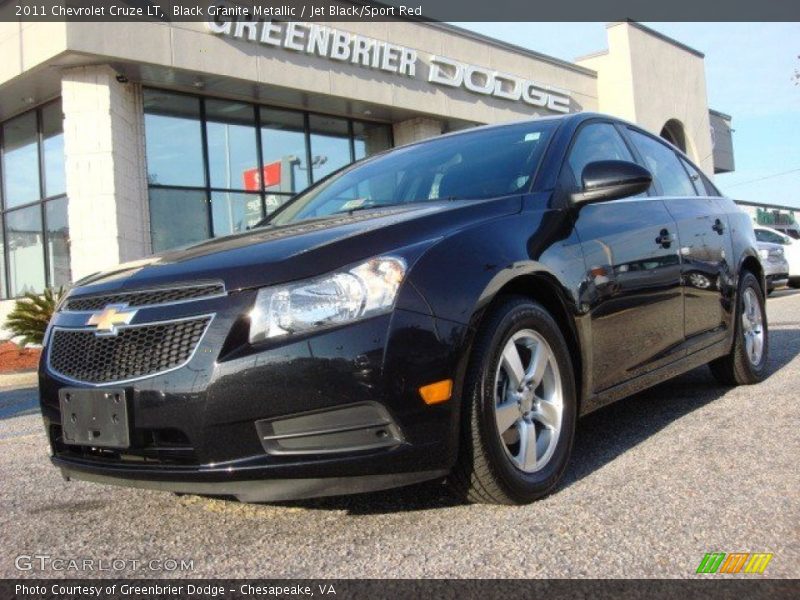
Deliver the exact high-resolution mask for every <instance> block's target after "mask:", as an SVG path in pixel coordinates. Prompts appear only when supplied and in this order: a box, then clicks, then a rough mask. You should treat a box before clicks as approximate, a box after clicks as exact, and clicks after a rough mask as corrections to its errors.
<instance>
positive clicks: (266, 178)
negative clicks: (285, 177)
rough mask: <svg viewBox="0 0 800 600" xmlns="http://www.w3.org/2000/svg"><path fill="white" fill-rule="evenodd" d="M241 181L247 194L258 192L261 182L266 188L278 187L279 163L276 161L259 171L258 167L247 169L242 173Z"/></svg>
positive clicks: (279, 178)
mask: <svg viewBox="0 0 800 600" xmlns="http://www.w3.org/2000/svg"><path fill="white" fill-rule="evenodd" d="M242 179H243V180H244V189H246V190H247V191H248V192H256V191H258V190H260V189H261V182H262V181H263V182H264V187H266V188H269V187H272V186H273V185H278V184H280V182H281V161H279V160H276V161H275V162H271V163H269V164H268V165H264V166H263V167H261V168H260V169H259V168H258V167H255V168H253V169H247V170H246V171H244V172H243V173H242Z"/></svg>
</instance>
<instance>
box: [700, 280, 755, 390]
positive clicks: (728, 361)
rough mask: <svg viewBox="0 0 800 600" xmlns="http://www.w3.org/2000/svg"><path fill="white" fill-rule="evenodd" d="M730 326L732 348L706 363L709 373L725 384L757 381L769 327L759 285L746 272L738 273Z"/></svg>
mask: <svg viewBox="0 0 800 600" xmlns="http://www.w3.org/2000/svg"><path fill="white" fill-rule="evenodd" d="M734 326H735V328H736V332H735V337H734V343H733V348H732V349H731V352H730V354H728V355H727V356H723V357H722V358H718V359H717V360H715V361H713V362H711V363H709V366H710V367H711V372H712V373H713V375H714V377H716V378H717V380H718V381H719V382H720V383H723V384H725V385H746V384H751V383H758V382H759V381H761V380H763V379H764V376H765V375H766V365H767V357H768V354H769V352H768V350H769V330H768V327H767V312H766V308H765V303H764V295H763V294H762V293H761V286H759V285H758V279H756V277H755V275H753V274H752V273H750V272H749V271H745V272H744V273H742V278H741V281H740V283H739V293H738V295H737V307H736V320H735V322H734Z"/></svg>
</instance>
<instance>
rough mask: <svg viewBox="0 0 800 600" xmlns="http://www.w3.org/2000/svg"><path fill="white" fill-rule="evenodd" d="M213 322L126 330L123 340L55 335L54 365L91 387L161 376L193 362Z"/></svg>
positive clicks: (78, 332)
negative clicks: (198, 346)
mask: <svg viewBox="0 0 800 600" xmlns="http://www.w3.org/2000/svg"><path fill="white" fill-rule="evenodd" d="M210 320H211V317H208V316H206V317H199V318H194V319H188V320H184V321H171V322H168V323H154V324H152V325H138V326H135V327H126V328H120V329H119V330H118V331H119V332H118V333H117V335H114V336H98V335H95V333H94V331H92V330H85V329H58V328H56V329H54V330H53V335H52V339H51V341H50V346H49V350H48V352H49V355H48V361H49V362H48V364H49V366H50V369H51V370H52V371H54V372H55V373H57V374H60V375H64V376H65V377H68V378H70V379H73V380H75V381H85V382H87V383H112V382H114V381H124V380H127V379H136V378H140V377H146V376H149V375H155V374H156V373H160V372H162V371H167V370H170V369H174V368H177V367H179V366H181V365H183V364H184V363H185V362H187V361H188V360H189V358H191V356H192V353H193V352H194V349H195V348H196V347H197V344H198V343H199V342H200V338H202V337H203V332H204V331H205V329H206V326H207V325H208V323H209V321H210Z"/></svg>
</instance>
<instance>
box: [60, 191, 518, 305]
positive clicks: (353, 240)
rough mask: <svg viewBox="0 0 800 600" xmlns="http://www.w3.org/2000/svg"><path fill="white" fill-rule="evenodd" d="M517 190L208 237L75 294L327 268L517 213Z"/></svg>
mask: <svg viewBox="0 0 800 600" xmlns="http://www.w3.org/2000/svg"><path fill="white" fill-rule="evenodd" d="M521 205H522V203H521V197H520V196H509V197H503V198H495V199H491V200H469V201H468V200H461V201H440V202H421V203H419V204H412V205H408V206H395V207H386V208H380V209H370V210H363V211H355V212H352V213H348V214H341V215H335V216H332V217H327V218H322V219H313V220H307V221H302V222H298V223H292V224H288V225H282V226H266V227H261V228H257V229H253V230H251V231H248V232H245V233H241V234H235V235H230V236H225V237H220V238H215V239H211V240H207V241H205V242H202V243H199V244H195V245H193V246H189V247H186V248H181V249H177V250H173V251H169V252H164V253H162V254H157V255H154V256H151V257H149V258H145V259H142V260H138V261H134V262H130V263H126V264H122V265H119V266H117V267H115V268H113V269H110V270H107V271H104V272H101V273H95V274H93V275H90V276H88V277H85V278H83V279H82V280H80V281H78V282H77V283H76V284H75V286H74V287H75V289H74V290H73V292H72V293H73V294H84V293H96V292H107V291H115V290H122V291H124V290H129V289H139V288H146V287H151V286H161V285H168V284H171V283H188V282H195V281H210V280H221V281H223V282H224V283H225V286H226V288H227V289H228V290H237V289H245V288H252V287H261V286H266V285H273V284H277V283H282V282H286V281H292V280H298V279H304V278H306V277H313V276H315V275H319V274H322V273H326V272H329V271H332V270H335V269H338V268H340V267H343V266H345V265H348V264H350V263H353V262H356V261H360V260H364V259H367V258H369V257H371V256H377V255H380V254H385V253H388V252H393V251H396V250H399V249H401V248H403V247H406V246H410V245H413V244H416V243H419V242H423V241H426V240H435V239H438V238H442V237H445V236H447V235H448V234H449V233H452V232H454V231H457V230H459V229H462V228H464V227H469V226H470V225H472V224H474V223H477V222H482V221H485V220H487V219H492V218H497V217H500V216H503V215H507V214H512V213H514V212H518V211H519V210H520V209H521Z"/></svg>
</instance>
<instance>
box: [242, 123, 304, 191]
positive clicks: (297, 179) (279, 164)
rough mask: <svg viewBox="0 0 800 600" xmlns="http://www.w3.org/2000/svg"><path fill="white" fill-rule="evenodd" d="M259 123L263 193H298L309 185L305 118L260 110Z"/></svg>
mask: <svg viewBox="0 0 800 600" xmlns="http://www.w3.org/2000/svg"><path fill="white" fill-rule="evenodd" d="M260 120H261V152H262V157H263V160H264V173H263V178H262V181H263V182H264V190H265V191H266V192H274V193H278V192H289V193H292V192H299V191H300V190H302V189H303V188H305V187H307V186H308V183H309V174H308V166H307V165H306V134H305V124H304V119H303V114H302V113H298V112H290V111H285V110H273V109H269V108H261V115H260ZM248 189H249V188H248Z"/></svg>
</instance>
